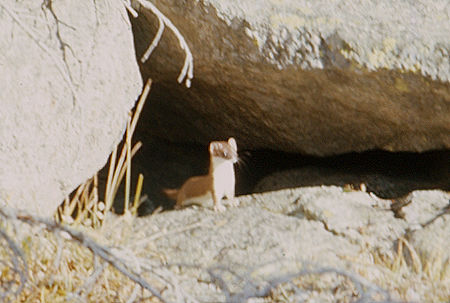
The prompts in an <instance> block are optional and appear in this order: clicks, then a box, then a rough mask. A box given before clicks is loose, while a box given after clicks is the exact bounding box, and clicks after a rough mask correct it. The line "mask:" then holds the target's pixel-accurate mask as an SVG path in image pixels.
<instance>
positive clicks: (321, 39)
mask: <svg viewBox="0 0 450 303" xmlns="http://www.w3.org/2000/svg"><path fill="white" fill-rule="evenodd" d="M154 3H155V4H156V5H157V6H158V7H159V8H160V9H161V11H162V12H163V13H164V14H166V15H167V16H168V17H169V18H170V19H171V20H172V21H173V23H174V24H175V25H176V26H177V27H178V28H179V29H180V31H181V33H182V34H183V36H184V37H185V38H186V40H187V42H188V44H189V46H190V47H191V50H192V52H193V55H194V59H195V74H194V80H193V82H192V87H191V89H189V90H188V89H186V88H185V87H183V86H182V85H179V84H178V83H177V82H176V81H175V80H176V78H177V75H178V72H179V70H180V68H181V66H182V64H183V59H184V54H183V52H182V51H181V50H180V48H179V45H178V41H177V40H176V39H175V38H174V36H173V34H171V33H170V31H168V30H166V31H165V32H164V34H163V39H162V41H161V42H160V44H159V47H158V48H157V49H156V51H155V53H154V54H153V55H152V56H151V57H150V59H149V61H148V62H147V63H145V64H144V66H142V70H143V72H144V75H145V76H151V77H152V78H153V79H154V80H155V86H154V88H153V91H152V96H153V99H152V101H151V102H150V103H149V104H150V106H148V107H147V111H148V114H147V115H146V117H148V119H147V120H148V123H149V124H148V127H147V131H148V132H149V133H151V134H153V135H158V136H160V137H164V138H169V139H170V140H173V141H184V142H186V141H187V142H200V143H203V144H205V145H206V144H207V143H208V142H209V141H211V140H213V139H218V138H226V137H229V136H234V137H235V138H236V139H237V142H239V145H240V146H241V147H242V148H250V149H256V148H268V149H274V150H283V151H290V152H302V153H306V154H313V155H330V154H338V153H343V152H349V151H363V150H370V149H384V150H389V151H424V150H431V149H443V148H449V147H450V85H449V79H450V76H449V75H450V63H449V49H450V44H449V43H450V42H449V41H450V23H449V22H448V20H449V17H450V7H449V6H448V3H447V1H445V0H441V1H433V2H429V1H406V0H403V1H397V2H395V3H392V2H391V1H387V0H383V1H351V2H348V3H344V2H342V1H337V2H330V1H325V0H323V1H314V2H311V1H294V0H290V1H263V2H261V1H252V0H245V1H214V0H208V1H207V0H204V1H193V0H190V1H181V0H164V1H162V0H159V1H154ZM136 7H138V5H136ZM140 12H141V17H140V18H138V19H136V20H134V21H133V22H134V23H133V25H134V32H135V39H136V48H137V53H138V55H142V53H143V52H144V51H145V49H146V48H147V47H148V45H149V43H150V42H151V41H152V39H153V37H154V35H155V32H156V27H157V24H158V22H157V19H156V18H155V16H154V15H153V14H152V13H150V12H144V11H143V10H141V11H140ZM144 15H145V18H144ZM175 117H176V119H175Z"/></svg>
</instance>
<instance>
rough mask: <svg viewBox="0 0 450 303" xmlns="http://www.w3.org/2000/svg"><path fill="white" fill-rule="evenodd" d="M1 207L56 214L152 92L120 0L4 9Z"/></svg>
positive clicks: (0, 12) (0, 8)
mask: <svg viewBox="0 0 450 303" xmlns="http://www.w3.org/2000/svg"><path fill="white" fill-rule="evenodd" d="M0 26H1V28H2V31H1V34H0V54H1V55H0V66H1V73H0V102H1V106H0V202H1V204H3V203H6V204H8V205H10V206H13V207H17V208H23V209H27V211H29V212H32V213H35V214H40V215H45V216H50V215H52V213H53V212H54V211H55V209H56V207H57V206H58V205H59V204H60V203H61V201H62V200H63V199H64V198H65V196H66V195H67V194H69V193H70V192H71V191H72V190H73V189H74V188H75V187H76V186H77V185H78V184H80V183H81V182H83V181H85V180H86V179H87V178H90V177H92V175H93V174H94V173H95V172H96V171H97V170H99V169H100V168H101V167H102V166H103V165H104V164H105V162H106V160H107V157H108V155H109V153H110V152H111V151H112V149H113V148H114V146H115V145H116V144H117V143H118V142H119V140H120V139H121V137H122V133H123V131H124V129H125V126H126V119H127V113H128V111H129V110H130V109H131V107H132V106H133V104H134V102H135V100H136V98H137V96H138V94H139V93H140V90H141V87H142V80H141V78H140V75H139V70H138V66H137V64H136V60H135V54H134V49H133V41H132V36H131V26H130V24H129V21H128V17H127V14H126V10H125V8H124V6H123V4H122V3H121V2H120V1H100V2H84V1H73V0H65V1H44V4H43V3H42V2H29V1H28V2H15V1H6V2H5V1H3V2H2V3H1V4H0Z"/></svg>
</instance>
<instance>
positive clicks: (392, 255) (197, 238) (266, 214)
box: [106, 186, 450, 302]
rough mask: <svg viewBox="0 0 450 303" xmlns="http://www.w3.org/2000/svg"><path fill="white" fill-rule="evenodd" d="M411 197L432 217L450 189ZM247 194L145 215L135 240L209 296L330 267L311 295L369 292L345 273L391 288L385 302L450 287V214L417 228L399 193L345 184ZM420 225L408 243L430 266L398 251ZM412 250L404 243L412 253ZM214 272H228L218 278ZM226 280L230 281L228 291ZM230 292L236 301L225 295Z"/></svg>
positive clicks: (199, 295)
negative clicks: (397, 200)
mask: <svg viewBox="0 0 450 303" xmlns="http://www.w3.org/2000/svg"><path fill="white" fill-rule="evenodd" d="M412 197H413V202H412V203H411V204H410V205H413V204H414V201H415V199H417V202H418V203H419V206H418V208H421V209H422V210H421V211H422V213H423V218H431V217H436V215H438V214H439V213H441V211H442V210H443V205H445V203H447V200H448V198H449V195H448V193H444V192H441V191H417V192H413V193H412ZM238 198H239V201H240V205H239V206H238V207H236V208H228V209H227V210H226V211H225V212H222V213H217V212H214V211H212V210H211V209H207V208H198V207H191V208H186V209H182V210H178V211H169V212H164V213H161V214H157V215H153V216H151V217H144V218H138V219H137V220H135V221H133V223H132V224H130V229H131V230H130V231H129V232H128V233H127V235H128V238H127V243H129V245H130V246H129V248H130V249H131V250H132V251H143V253H142V254H143V257H147V258H151V259H152V260H154V261H155V262H156V263H158V262H160V260H164V264H165V265H167V266H169V267H170V271H171V273H172V274H173V276H172V279H173V280H171V281H176V283H177V285H178V286H179V287H180V290H179V292H180V293H183V294H184V295H185V296H192V297H194V298H196V299H197V300H199V301H202V302H206V301H214V302H247V301H246V300H239V299H238V298H244V297H245V295H249V294H255V293H257V290H261V288H263V287H265V286H267V283H273V282H274V281H281V280H283V279H286V275H289V274H295V273H297V274H298V273H299V272H308V271H309V272H316V273H317V272H319V271H321V270H322V271H326V270H327V269H328V270H330V271H329V272H330V275H317V276H316V275H314V274H312V275H307V276H309V277H311V278H312V279H313V280H314V282H305V283H303V284H302V283H299V284H298V287H299V289H300V290H301V291H298V293H301V294H302V295H303V296H304V297H303V300H305V301H306V302H338V301H346V300H349V298H350V297H352V298H353V299H356V298H355V297H356V296H358V295H361V294H360V293H359V294H358V291H356V290H354V292H352V291H351V287H350V286H349V284H348V281H346V283H344V285H341V286H339V287H338V286H337V285H336V283H337V281H339V277H337V276H336V275H334V274H333V273H336V272H341V273H343V272H344V273H349V274H350V275H352V274H355V275H362V276H363V277H364V278H365V279H367V281H368V282H365V283H366V285H372V286H373V285H378V286H380V287H381V288H382V289H385V290H387V291H389V292H391V293H392V294H393V297H392V300H385V302H399V301H407V302H408V301H417V302H438V301H439V300H438V299H437V298H445V297H448V295H449V294H450V293H449V292H448V287H446V285H448V283H447V282H448V279H449V273H450V271H449V270H450V267H449V266H450V265H449V264H448V261H447V260H448V257H449V256H448V251H446V250H445V247H448V239H447V238H448V236H446V235H448V226H449V225H448V216H449V215H448V214H447V215H444V216H441V217H440V218H438V219H436V221H435V222H434V223H433V224H430V225H429V226H427V227H422V226H417V223H416V222H412V221H410V220H408V219H401V218H396V217H394V213H393V212H392V211H391V210H390V204H391V201H390V200H383V199H379V198H377V197H374V196H373V195H370V194H368V193H364V192H345V191H343V189H342V188H339V187H336V186H328V187H327V186H322V187H319V186H317V187H306V188H292V189H285V190H280V191H274V192H266V193H262V194H253V195H248V196H240V197H238ZM424 199H426V200H432V201H434V203H433V205H435V206H436V207H434V208H427V207H426V206H425V205H423V204H422V203H421V202H420V201H422V200H424ZM420 205H421V206H420ZM438 205H439V207H437V206H438ZM405 212H406V210H405ZM413 228H414V229H415V234H414V235H413V238H411V239H410V240H409V241H410V243H412V244H413V245H414V247H415V250H416V251H418V252H419V253H421V256H420V260H421V261H419V262H421V264H422V265H423V267H420V266H419V267H416V265H406V264H403V265H402V267H401V268H400V267H399V265H398V261H399V258H402V256H398V255H397V252H398V250H397V243H398V241H399V239H404V238H405V237H406V235H407V234H408V231H409V230H411V229H413ZM106 230H109V229H106ZM110 232H114V231H113V229H111V231H110ZM426 238H428V239H431V241H433V242H434V243H430V242H427V241H426V240H425V239H426ZM446 245H447V246H446ZM408 251H409V250H408V249H407V248H403V252H404V253H407V252H408ZM427 253H428V254H427ZM405 258H406V259H408V257H405ZM439 258H440V259H439ZM446 262H447V263H446ZM208 272H209V273H208ZM211 273H216V274H217V276H218V277H220V278H221V279H222V280H221V281H220V282H219V283H217V280H216V281H214V280H213V278H212V276H211ZM424 274H425V276H424ZM341 278H342V277H341ZM293 283H294V284H295V283H296V282H293ZM308 283H311V284H308ZM316 283H317V284H316ZM218 285H222V286H224V287H222V289H219V288H218V287H217V286H218ZM312 285H313V286H312ZM330 285H335V286H331V287H330ZM338 285H339V283H338ZM343 289H344V290H346V291H343ZM227 291H228V292H230V293H232V294H233V295H235V297H234V299H231V300H230V299H229V300H228V301H226V300H225V296H224V293H226V292H227ZM348 291H350V292H348ZM378 291H380V289H378V290H377V292H378ZM368 292H369V291H368ZM174 295H175V294H174V292H172V291H171V290H168V291H167V292H164V296H167V298H172V296H174ZM266 296H269V297H268V298H267V297H266V298H265V299H266V300H262V299H261V301H256V302H271V300H270V299H271V298H270V294H268V293H267V294H266ZM287 297H288V298H289V299H292V298H293V296H292V295H287ZM375 297H376V296H375ZM377 298H378V299H380V298H379V297H377ZM308 300H309V301H308ZM272 301H273V300H272ZM294 301H297V300H295V299H294ZM374 301H377V300H374ZM443 302H445V300H444V301H443Z"/></svg>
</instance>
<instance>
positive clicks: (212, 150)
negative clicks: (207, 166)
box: [209, 142, 216, 154]
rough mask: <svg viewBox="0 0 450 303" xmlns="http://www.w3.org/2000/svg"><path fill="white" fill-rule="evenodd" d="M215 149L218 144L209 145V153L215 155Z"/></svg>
mask: <svg viewBox="0 0 450 303" xmlns="http://www.w3.org/2000/svg"><path fill="white" fill-rule="evenodd" d="M215 149H216V143H214V142H211V143H209V153H210V154H212V153H214V150H215Z"/></svg>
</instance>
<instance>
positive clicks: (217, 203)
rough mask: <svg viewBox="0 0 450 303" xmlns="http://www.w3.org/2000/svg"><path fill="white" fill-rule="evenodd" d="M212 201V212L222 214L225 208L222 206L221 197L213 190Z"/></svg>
mask: <svg viewBox="0 0 450 303" xmlns="http://www.w3.org/2000/svg"><path fill="white" fill-rule="evenodd" d="M212 196H213V201H214V211H216V212H223V211H225V206H223V205H222V197H220V196H219V195H218V193H217V192H216V191H215V190H214V189H213V191H212Z"/></svg>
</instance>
